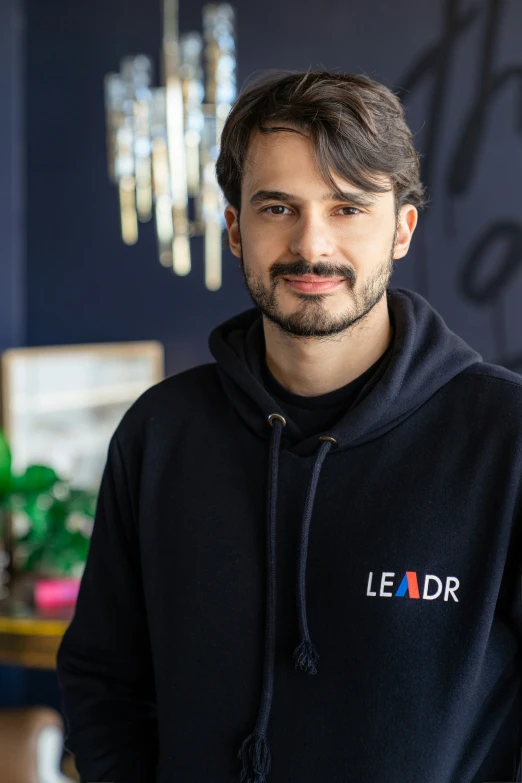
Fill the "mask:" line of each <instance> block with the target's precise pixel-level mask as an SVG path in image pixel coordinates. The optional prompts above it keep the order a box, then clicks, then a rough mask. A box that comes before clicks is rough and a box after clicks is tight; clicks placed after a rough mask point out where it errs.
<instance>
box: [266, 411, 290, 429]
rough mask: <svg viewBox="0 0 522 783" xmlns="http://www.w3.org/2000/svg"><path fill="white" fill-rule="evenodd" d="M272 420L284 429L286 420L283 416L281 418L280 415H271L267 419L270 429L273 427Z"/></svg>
mask: <svg viewBox="0 0 522 783" xmlns="http://www.w3.org/2000/svg"><path fill="white" fill-rule="evenodd" d="M274 420H275V421H280V422H281V424H282V425H283V427H286V419H285V417H284V416H281V414H280V413H271V414H270V416H269V417H268V423H269V424H270V426H271V427H273V426H274Z"/></svg>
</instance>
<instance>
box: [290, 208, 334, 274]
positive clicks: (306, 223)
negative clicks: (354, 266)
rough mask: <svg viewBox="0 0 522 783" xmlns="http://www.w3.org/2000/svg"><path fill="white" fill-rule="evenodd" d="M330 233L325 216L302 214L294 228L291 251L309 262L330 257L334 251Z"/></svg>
mask: <svg viewBox="0 0 522 783" xmlns="http://www.w3.org/2000/svg"><path fill="white" fill-rule="evenodd" d="M329 233H330V229H329V227H328V223H327V222H326V221H325V220H324V218H322V217H320V216H319V215H313V214H307V215H301V216H300V217H299V220H298V221H297V222H296V223H295V225H294V226H293V229H292V235H291V237H290V243H289V249H290V252H291V253H292V254H293V255H296V256H301V258H303V259H304V260H305V261H308V262H309V263H313V262H314V261H319V260H320V259H321V258H328V257H329V256H331V255H332V253H333V251H334V244H333V242H332V240H331V238H330V236H329Z"/></svg>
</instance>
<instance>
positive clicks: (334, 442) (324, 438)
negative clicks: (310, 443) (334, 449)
mask: <svg viewBox="0 0 522 783" xmlns="http://www.w3.org/2000/svg"><path fill="white" fill-rule="evenodd" d="M319 440H326V441H327V442H328V443H331V444H332V446H338V445H339V444H338V443H337V441H336V440H335V438H331V437H330V436H329V435H320V436H319Z"/></svg>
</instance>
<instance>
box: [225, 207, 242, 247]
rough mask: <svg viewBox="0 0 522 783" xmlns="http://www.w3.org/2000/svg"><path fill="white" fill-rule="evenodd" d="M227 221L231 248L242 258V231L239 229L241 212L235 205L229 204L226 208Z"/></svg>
mask: <svg viewBox="0 0 522 783" xmlns="http://www.w3.org/2000/svg"><path fill="white" fill-rule="evenodd" d="M225 220H226V223H227V231H228V242H229V245H230V249H231V251H232V252H233V254H234V255H235V256H237V258H241V233H240V231H239V212H238V211H237V209H236V208H235V207H232V206H230V205H229V206H228V207H227V208H226V209H225Z"/></svg>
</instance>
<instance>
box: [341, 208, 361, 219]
mask: <svg viewBox="0 0 522 783" xmlns="http://www.w3.org/2000/svg"><path fill="white" fill-rule="evenodd" d="M340 209H341V210H343V209H351V211H352V214H353V213H354V212H357V213H359V212H360V211H361V210H360V209H357V207H340ZM347 217H348V215H347Z"/></svg>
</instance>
